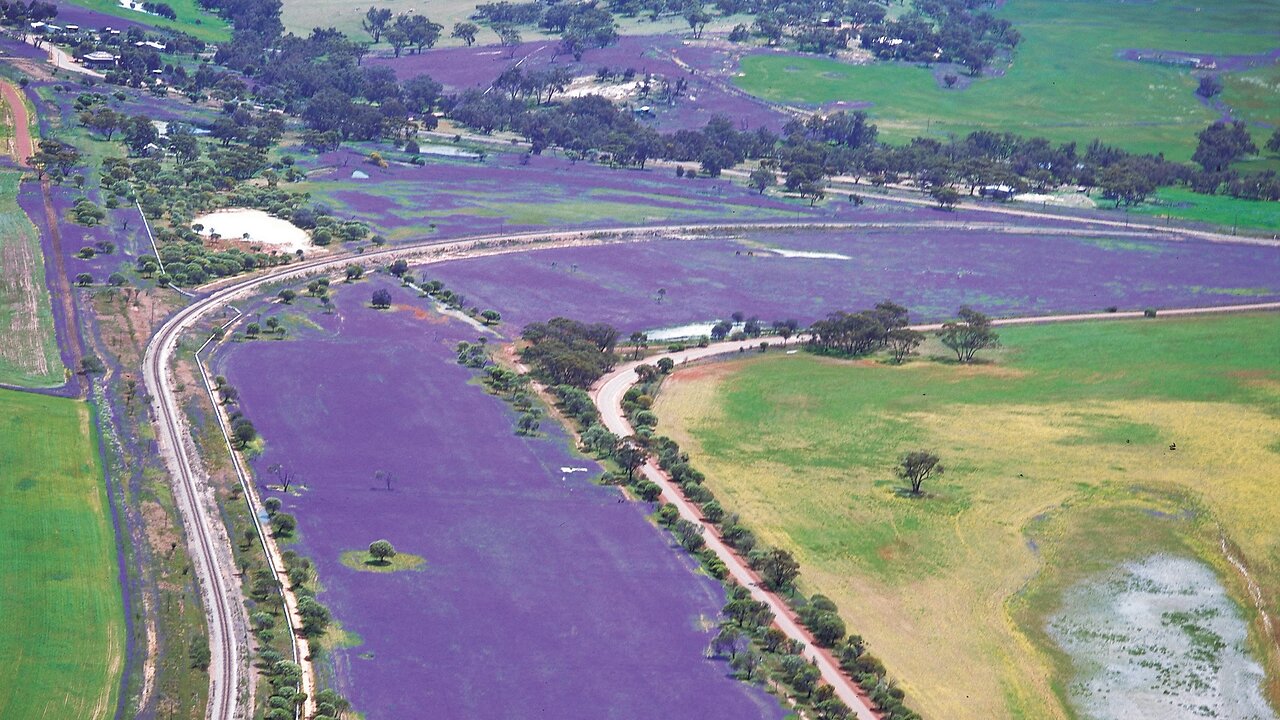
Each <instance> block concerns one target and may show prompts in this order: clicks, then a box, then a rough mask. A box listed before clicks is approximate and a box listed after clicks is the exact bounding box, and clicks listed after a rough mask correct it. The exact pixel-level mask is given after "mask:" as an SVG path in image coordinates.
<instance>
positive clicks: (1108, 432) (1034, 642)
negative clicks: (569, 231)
mask: <svg viewBox="0 0 1280 720" xmlns="http://www.w3.org/2000/svg"><path fill="white" fill-rule="evenodd" d="M1278 327H1280V317H1278V316H1275V315H1262V316H1234V317H1220V318H1207V319H1197V320H1179V321H1159V320H1158V321H1146V322H1130V323H1093V324H1071V325H1061V326H1041V327H1026V328H1016V329H1015V328H1009V329H1005V330H1004V331H1002V335H1003V341H1004V343H1005V349H1004V350H1002V351H1000V353H999V354H998V356H996V357H995V358H994V360H995V361H994V362H989V363H985V364H981V365H977V366H972V367H965V366H957V365H954V364H951V363H947V362H941V361H931V360H917V361H915V362H911V363H908V364H906V365H905V366H902V367H895V366H891V365H887V364H882V363H878V362H872V361H858V362H845V361H834V360H828V359H818V358H813V357H808V356H783V355H766V356H763V357H761V358H760V359H758V360H753V361H749V362H746V363H739V364H733V365H719V366H711V367H704V368H695V369H691V370H688V371H685V372H682V373H677V374H676V375H675V376H674V377H673V378H672V379H670V380H668V385H667V386H666V389H665V390H664V393H663V395H662V396H661V397H660V398H659V402H658V404H657V406H656V407H657V412H658V415H659V417H660V418H661V419H662V422H661V423H660V425H659V430H660V431H664V432H666V433H667V434H669V435H671V436H672V437H673V438H675V439H677V440H678V441H679V442H680V443H681V445H682V446H683V447H685V448H687V449H688V450H689V451H690V453H691V455H692V457H693V464H694V465H696V466H698V468H699V469H701V470H702V471H703V472H705V474H706V476H707V480H706V484H707V486H708V487H710V488H711V489H712V490H713V491H714V493H715V495H716V497H717V498H718V499H719V501H720V502H721V504H722V505H723V506H724V509H725V510H726V511H728V512H736V513H739V514H741V516H742V517H743V520H744V522H745V523H746V524H748V525H750V526H751V527H752V528H753V529H754V530H755V531H756V534H757V535H758V536H759V537H760V539H761V541H763V542H766V543H768V544H770V545H776V546H778V547H782V548H786V549H788V550H791V551H792V552H794V553H795V555H796V557H797V559H798V560H799V561H800V564H801V567H802V571H801V577H802V583H801V585H802V590H805V591H806V592H820V593H823V594H825V595H828V596H829V597H831V598H832V600H834V601H835V602H836V603H837V604H838V605H839V607H840V608H841V610H842V614H843V615H844V617H845V618H846V620H847V621H848V623H849V627H850V629H851V630H852V631H854V632H858V633H861V634H862V635H863V636H864V637H865V638H866V639H867V640H868V642H869V644H870V646H871V648H872V649H873V651H874V652H875V653H876V655H878V656H879V657H880V658H881V659H883V660H884V662H885V664H886V665H887V666H888V667H889V670H890V672H891V673H892V674H893V675H895V676H896V677H897V678H899V679H900V681H901V683H902V686H903V687H904V688H905V689H906V690H907V694H908V696H909V697H911V698H913V699H914V703H915V704H917V705H918V707H919V709H920V710H921V711H922V713H923V714H924V715H925V716H926V717H954V718H979V717H983V718H1002V717H1006V718H1007V717H1026V718H1032V717H1035V718H1049V717H1063V716H1065V715H1066V714H1067V712H1068V711H1067V709H1066V708H1064V707H1063V704H1062V702H1061V699H1060V695H1059V692H1058V691H1057V690H1056V689H1055V688H1060V687H1061V686H1062V685H1063V684H1064V683H1066V682H1067V681H1068V680H1069V678H1066V677H1064V676H1062V674H1061V673H1062V667H1061V665H1060V664H1056V663H1054V662H1052V660H1051V659H1050V660H1047V659H1046V658H1052V655H1053V652H1054V651H1053V648H1052V647H1051V646H1049V645H1046V644H1045V642H1044V637H1043V632H1042V630H1041V628H1040V619H1042V618H1043V617H1044V615H1045V613H1046V612H1049V611H1050V610H1051V609H1052V608H1053V607H1054V604H1055V603H1056V602H1057V597H1059V595H1060V593H1061V589H1062V588H1064V587H1066V586H1068V585H1069V584H1070V583H1071V582H1072V580H1073V578H1075V577H1079V576H1080V575H1081V574H1083V573H1087V572H1090V571H1091V569H1092V568H1094V567H1095V566H1096V563H1105V562H1111V561H1112V560H1113V559H1123V558H1128V557H1133V556H1137V555H1141V554H1143V553H1148V552H1154V551H1158V550H1165V549H1170V548H1174V549H1179V548H1181V549H1184V550H1185V551H1186V552H1194V553H1196V554H1197V555H1199V556H1201V557H1202V558H1203V559H1204V560H1206V561H1207V562H1209V563H1210V564H1212V565H1213V566H1215V567H1216V568H1218V569H1219V570H1220V571H1222V574H1223V576H1224V578H1225V579H1226V580H1227V581H1228V584H1229V585H1230V586H1232V587H1233V589H1235V590H1236V593H1237V597H1240V598H1245V597H1247V596H1245V594H1244V593H1243V592H1241V588H1239V587H1238V585H1239V583H1238V582H1237V581H1234V580H1233V578H1232V576H1231V573H1230V572H1229V571H1228V570H1227V568H1226V563H1225V561H1224V560H1223V559H1222V558H1221V557H1220V555H1217V554H1215V548H1216V545H1215V544H1214V540H1215V538H1216V535H1217V533H1218V532H1219V529H1221V531H1222V532H1224V533H1225V534H1226V536H1228V537H1229V538H1230V540H1231V541H1233V542H1234V543H1235V544H1236V545H1238V546H1239V548H1240V550H1241V552H1242V554H1243V555H1244V557H1245V558H1246V561H1247V562H1248V563H1249V564H1250V565H1251V567H1252V570H1253V572H1254V575H1255V576H1257V577H1258V578H1261V580H1260V582H1262V584H1263V588H1262V590H1263V593H1264V597H1265V598H1266V602H1267V603H1273V602H1274V598H1275V597H1276V596H1277V594H1280V583H1278V582H1277V580H1276V578H1280V568H1277V567H1276V563H1277V560H1276V557H1277V555H1276V552H1275V548H1276V540H1275V534H1274V532H1273V530H1272V528H1273V526H1274V518H1273V517H1272V511H1271V509H1270V508H1271V507H1272V506H1271V505H1270V503H1269V502H1268V500H1267V498H1268V497H1269V496H1270V495H1271V494H1272V493H1274V492H1276V491H1277V490H1280V482H1278V481H1277V480H1276V479H1275V477H1274V476H1273V474H1269V473H1268V472H1267V471H1266V468H1267V467H1269V466H1270V465H1271V464H1272V463H1273V461H1274V455H1275V448H1276V438H1277V437H1280V394H1278V393H1277V392H1276V388H1277V387H1280V371H1278V370H1277V368H1276V365H1275V362H1274V359H1275V358H1276V357H1278V356H1280V332H1277V328H1278ZM941 350H942V349H941V348H926V353H930V352H940V351H941ZM1173 444H1176V446H1177V449H1176V450H1171V449H1170V446H1171V445H1173ZM917 448H927V449H933V450H935V451H936V452H938V453H939V454H940V455H941V456H942V458H943V462H944V464H945V465H946V466H947V473H946V474H945V475H944V476H942V478H940V480H939V481H937V482H935V483H933V484H932V486H927V487H926V488H925V490H926V491H927V492H928V493H929V497H928V498H925V499H910V498H906V497H902V496H901V494H900V493H898V492H897V487H898V485H899V484H900V482H899V481H898V480H896V478H895V477H894V472H893V467H894V464H895V462H896V459H897V457H898V456H899V455H900V454H901V453H903V452H905V451H908V450H913V449H917ZM1207 478H1212V482H1207V481H1206V479H1207ZM1133 517H1143V518H1147V519H1148V520H1149V522H1148V523H1146V524H1142V523H1136V522H1132V523H1129V524H1128V525H1124V524H1123V523H1122V518H1133ZM1046 518H1047V519H1048V520H1046ZM1108 518H1110V519H1108ZM1112 523H1122V524H1121V526H1120V527H1118V528H1116V529H1115V530H1114V531H1108V532H1107V533H1105V534H1099V535H1098V539H1097V540H1096V541H1094V542H1093V543H1083V542H1076V541H1073V540H1071V538H1079V537H1082V536H1083V534H1087V533H1086V531H1087V529H1088V528H1090V527H1093V528H1095V529H1097V528H1106V527H1110V526H1111V525H1112ZM1137 528H1146V529H1145V530H1141V531H1139V530H1137ZM1100 544H1105V545H1107V547H1108V552H1107V553H1095V552H1094V549H1092V548H1095V546H1100ZM1019 593H1024V594H1022V595H1020V594H1019ZM1242 604H1244V605H1248V604H1249V603H1248V602H1247V601H1245V602H1242ZM1268 607H1270V605H1268ZM1246 611H1248V608H1246ZM1254 640H1255V646H1256V648H1255V649H1258V650H1260V651H1261V653H1260V654H1261V656H1262V657H1263V658H1264V660H1265V662H1266V664H1267V666H1268V668H1269V671H1270V677H1271V678H1273V680H1272V686H1271V687H1270V688H1269V691H1270V696H1271V699H1272V701H1273V702H1274V701H1276V699H1277V693H1276V690H1277V688H1276V686H1275V681H1274V678H1275V677H1276V674H1277V656H1276V655H1277V654H1276V651H1275V649H1274V644H1273V643H1272V642H1271V641H1268V640H1267V639H1264V638H1262V637H1261V636H1260V635H1259V634H1258V633H1255V638H1254Z"/></svg>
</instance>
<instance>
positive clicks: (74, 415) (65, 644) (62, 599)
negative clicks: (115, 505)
mask: <svg viewBox="0 0 1280 720" xmlns="http://www.w3.org/2000/svg"><path fill="white" fill-rule="evenodd" d="M97 443H98V439H97V437H96V434H95V432H94V430H93V424H92V420H91V418H90V415H89V409H88V407H87V406H86V405H84V404H83V403H80V402H77V401H74V400H66V399H62V398H50V397H43V396H39V395H32V394H26V393H18V392H13V391H7V390H5V391H0V528H4V530H3V532H0V617H2V618H3V622H0V657H3V658H4V659H5V662H4V664H3V667H0V717H4V718H25V719H32V720H35V719H39V718H47V719H48V720H55V719H60V718H86V719H93V718H109V717H111V716H112V715H113V714H114V713H115V709H116V699H117V693H118V690H119V682H120V673H121V672H122V668H123V663H124V647H125V627H124V610H123V606H122V602H121V594H120V586H119V584H118V582H117V578H116V541H115V537H114V533H113V531H112V527H111V521H110V519H109V518H108V515H109V513H110V509H109V507H108V505H107V496H106V490H105V488H104V485H103V481H102V468H101V465H100V463H99V459H98V445H97Z"/></svg>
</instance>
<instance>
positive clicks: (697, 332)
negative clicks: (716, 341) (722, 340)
mask: <svg viewBox="0 0 1280 720" xmlns="http://www.w3.org/2000/svg"><path fill="white" fill-rule="evenodd" d="M713 327H715V323H714V322H702V323H690V324H688V325H680V326H679V327H670V328H662V329H661V330H650V331H648V332H647V333H645V334H646V335H648V336H649V340H651V341H654V342H659V341H661V342H665V341H667V340H684V339H685V338H695V337H702V336H703V335H707V336H710V335H711V328H713Z"/></svg>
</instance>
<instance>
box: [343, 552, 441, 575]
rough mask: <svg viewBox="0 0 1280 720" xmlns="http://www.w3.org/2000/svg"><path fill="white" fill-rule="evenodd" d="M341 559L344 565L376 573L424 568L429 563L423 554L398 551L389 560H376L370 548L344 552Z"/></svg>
mask: <svg viewBox="0 0 1280 720" xmlns="http://www.w3.org/2000/svg"><path fill="white" fill-rule="evenodd" d="M341 560H342V564H343V565H346V566H347V567H349V568H351V569H352V570H359V571H360V572H376V573H390V572H403V571H405V570H422V569H423V566H424V565H426V563H427V560H426V558H424V557H422V556H421V555H410V554H408V553H396V555H395V557H393V558H389V559H387V560H374V559H373V557H372V556H370V555H369V551H368V550H348V551H346V552H344V553H342V558H341Z"/></svg>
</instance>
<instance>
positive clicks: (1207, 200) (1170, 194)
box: [1129, 187, 1280, 232]
mask: <svg viewBox="0 0 1280 720" xmlns="http://www.w3.org/2000/svg"><path fill="white" fill-rule="evenodd" d="M1129 212H1132V213H1138V214H1142V215H1151V216H1156V217H1164V216H1166V215H1167V216H1170V217H1174V218H1177V219H1179V220H1192V221H1195V222H1204V223H1210V224H1213V225H1217V226H1219V227H1222V228H1233V227H1234V228H1237V229H1246V230H1248V229H1253V230H1265V231H1270V232H1280V203H1275V202H1265V201H1262V200H1242V199H1240V198H1233V197H1231V196H1229V195H1201V194H1199V193H1195V192H1192V191H1191V190H1189V189H1187V188H1184V187H1167V188H1160V189H1159V190H1157V191H1156V193H1155V195H1154V196H1153V197H1152V198H1150V199H1148V200H1147V202H1145V203H1141V204H1139V205H1134V206H1133V207H1131V208H1129Z"/></svg>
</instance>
